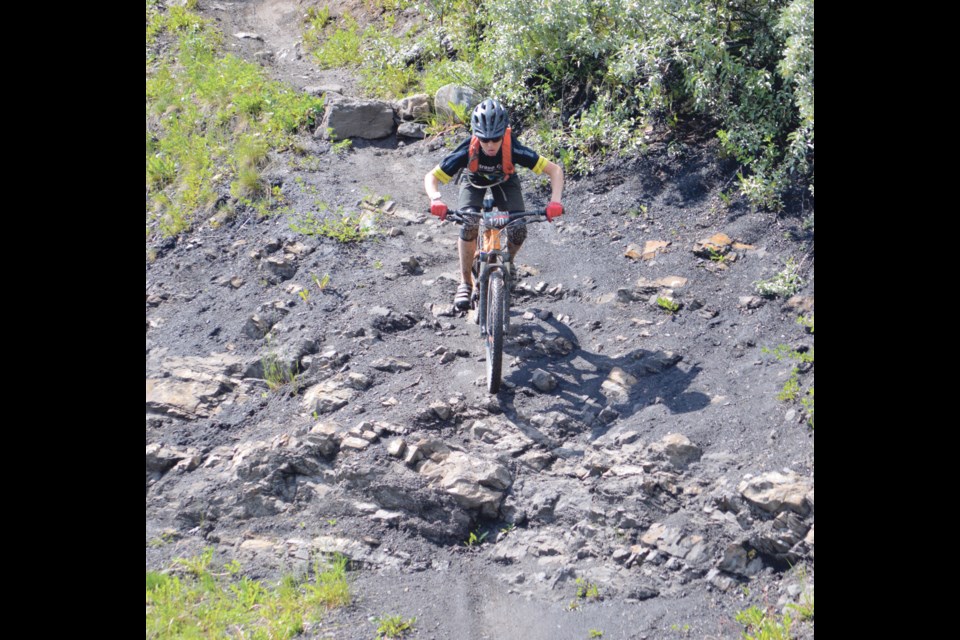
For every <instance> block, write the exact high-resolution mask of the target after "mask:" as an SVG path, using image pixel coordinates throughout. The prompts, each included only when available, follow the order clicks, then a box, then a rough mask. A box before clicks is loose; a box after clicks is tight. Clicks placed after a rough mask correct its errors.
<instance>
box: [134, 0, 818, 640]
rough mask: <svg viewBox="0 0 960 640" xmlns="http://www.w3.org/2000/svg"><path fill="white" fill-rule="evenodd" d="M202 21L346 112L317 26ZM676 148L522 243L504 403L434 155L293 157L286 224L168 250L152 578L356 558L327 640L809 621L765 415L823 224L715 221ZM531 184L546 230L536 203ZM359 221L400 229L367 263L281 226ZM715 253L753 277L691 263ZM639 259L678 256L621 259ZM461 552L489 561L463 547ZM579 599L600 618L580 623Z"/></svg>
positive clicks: (588, 615) (780, 418) (161, 256)
mask: <svg viewBox="0 0 960 640" xmlns="http://www.w3.org/2000/svg"><path fill="white" fill-rule="evenodd" d="M200 5H201V6H200V8H201V10H203V11H204V12H205V13H206V14H207V15H213V16H216V17H217V18H218V19H219V20H220V23H221V25H222V27H221V28H223V30H224V33H225V34H226V35H227V40H228V41H230V46H231V48H232V49H233V50H234V51H236V52H237V53H238V55H244V56H245V57H249V58H251V59H252V58H253V57H254V56H255V54H256V53H258V52H261V51H263V50H269V51H272V52H273V53H274V55H273V57H272V59H271V60H272V61H271V62H270V63H269V65H270V66H269V68H270V69H271V70H272V72H273V73H274V74H276V75H277V77H280V78H283V79H285V80H286V81H288V82H291V83H292V84H294V85H296V86H299V87H303V86H307V85H313V84H318V83H320V82H323V81H337V82H339V83H341V84H344V85H345V86H348V87H349V86H352V85H351V84H350V82H349V81H345V78H344V76H343V75H342V74H340V75H337V74H329V75H324V74H322V73H320V72H317V71H316V70H315V69H312V68H311V65H310V64H309V62H308V61H307V60H305V59H300V60H297V59H296V57H295V55H294V54H293V51H294V50H295V43H296V40H297V37H298V36H297V31H296V25H295V22H296V18H297V16H298V15H300V14H302V13H303V11H304V10H305V6H306V5H305V4H302V3H297V2H293V1H290V0H275V1H260V2H258V1H254V0H250V1H248V2H235V3H226V2H222V3H205V2H201V3H200ZM241 31H245V32H252V33H257V34H258V35H260V36H261V37H262V38H263V40H262V41H260V40H252V39H237V38H233V37H232V36H231V35H230V34H233V33H237V32H241ZM284 52H289V54H288V55H282V54H283V53H284ZM666 143H667V141H666V140H663V141H662V142H661V143H659V144H657V143H655V144H653V145H651V149H650V153H649V154H648V155H646V156H644V157H638V158H635V159H632V160H629V161H624V162H618V163H615V164H613V165H611V166H608V167H606V168H604V169H603V170H602V171H599V172H598V173H597V174H596V175H594V176H591V177H589V178H584V179H573V180H569V181H568V187H567V191H566V193H565V198H564V204H565V206H566V207H567V214H566V215H565V216H564V218H563V219H562V222H561V223H559V224H555V225H547V224H538V225H532V226H531V229H530V234H529V238H528V240H527V242H526V244H525V245H524V248H523V252H522V254H521V256H520V259H519V262H520V264H521V265H522V267H521V274H522V275H523V277H522V279H521V282H520V283H519V285H518V290H517V292H516V296H515V299H514V309H513V314H512V322H513V325H514V333H513V335H511V336H510V338H509V340H508V344H507V348H506V351H507V354H506V357H505V368H504V379H505V383H506V387H507V388H506V389H504V390H503V391H501V393H500V394H498V395H497V396H489V395H488V394H486V392H485V389H484V387H483V386H482V381H483V372H484V368H483V367H484V363H483V359H482V355H483V351H482V349H481V345H480V342H479V339H478V336H477V331H476V327H475V326H474V325H473V324H471V323H469V322H468V320H467V319H466V318H462V317H457V316H454V315H452V314H451V313H449V311H450V306H451V302H452V299H453V294H454V291H455V287H456V268H457V267H456V261H455V238H456V233H457V228H456V227H455V226H454V225H450V224H440V223H439V222H438V221H436V220H435V219H431V218H429V216H426V215H423V210H424V209H425V208H426V206H427V203H426V200H425V196H424V195H423V193H422V178H423V175H424V173H425V172H426V171H428V170H429V169H430V168H432V167H433V166H434V165H435V164H436V163H437V162H438V161H439V159H440V158H441V157H442V155H443V153H444V150H443V149H442V148H440V149H436V148H433V149H432V148H431V147H430V144H431V143H430V141H422V142H415V143H409V142H405V143H403V144H402V145H401V143H400V141H398V140H397V139H396V138H395V137H390V138H386V139H383V140H379V141H372V142H370V141H362V140H355V141H354V144H353V149H352V150H351V151H350V152H348V153H346V154H345V155H342V156H337V155H335V154H333V153H332V152H331V151H330V146H329V144H327V143H325V142H322V141H319V140H316V139H313V138H311V137H304V139H303V140H302V141H301V144H302V146H304V147H305V148H306V149H307V150H308V152H309V153H308V155H307V156H306V158H307V161H305V160H304V157H302V156H294V155H293V154H290V153H286V152H285V153H281V154H277V155H276V156H274V157H273V158H272V162H271V165H270V167H268V169H267V172H266V175H267V177H268V178H269V179H270V180H271V182H272V183H273V184H278V185H281V188H282V193H283V195H284V198H285V200H286V206H287V207H288V209H287V211H286V212H285V213H283V214H281V215H278V216H275V217H271V218H266V219H259V218H257V217H256V216H254V215H252V214H249V213H246V214H244V213H242V214H241V215H239V216H237V218H235V219H234V220H232V221H229V222H228V223H227V224H226V225H224V226H223V227H221V228H219V229H211V228H210V227H209V226H203V227H201V228H199V229H197V230H196V231H194V232H192V233H190V234H189V235H187V236H184V237H182V238H180V239H179V240H177V241H176V242H173V243H166V244H164V245H162V246H160V250H159V252H158V256H157V259H156V260H155V261H153V262H148V264H147V265H146V289H147V308H146V317H147V330H146V363H147V367H146V368H147V399H148V401H147V427H146V444H147V487H146V537H147V552H146V564H147V567H148V569H150V568H160V567H163V566H166V563H168V562H169V561H170V559H171V558H173V557H176V556H183V555H190V554H193V553H197V552H199V550H200V549H202V548H203V547H204V546H207V545H211V544H212V545H214V546H215V547H216V549H217V552H218V554H219V555H218V557H222V559H223V561H227V560H229V559H231V558H234V557H235V558H238V559H239V560H240V561H241V563H242V564H243V567H244V571H245V572H247V573H248V574H249V575H251V576H252V577H255V578H256V577H262V578H271V579H272V578H275V577H277V576H279V575H280V574H282V573H284V572H286V571H291V570H292V571H298V570H303V569H305V568H306V565H307V563H308V560H309V558H310V557H311V555H312V554H314V553H316V552H328V551H334V550H336V551H340V552H342V553H345V554H347V555H349V556H350V557H351V559H352V560H353V566H354V568H355V569H356V570H355V571H354V572H352V576H353V577H352V583H353V587H354V590H355V593H356V602H355V604H354V605H352V606H351V607H349V608H347V609H344V610H341V611H338V612H335V613H333V614H331V616H330V617H329V618H328V619H327V620H326V621H325V623H324V626H323V629H322V630H321V631H318V632H317V633H316V634H314V635H311V636H310V637H334V638H345V639H353V638H357V639H360V638H366V639H368V638H371V637H373V636H374V631H375V628H376V625H375V624H374V623H373V622H371V621H370V617H371V616H378V615H384V614H394V613H396V614H401V615H403V616H404V617H410V616H417V619H418V623H417V632H416V633H415V635H414V636H413V637H417V638H438V639H440V638H521V637H522V638H527V639H534V638H551V639H555V638H561V639H562V638H571V639H573V638H586V637H589V635H588V634H589V631H590V630H591V629H597V630H602V631H603V632H604V636H603V637H604V638H671V637H711V638H727V637H730V638H735V637H739V626H738V625H736V623H734V622H733V616H734V614H735V613H736V612H737V611H738V610H741V609H743V608H745V607H746V606H748V605H749V604H752V603H754V602H755V601H757V598H759V597H760V596H761V594H762V596H763V597H764V598H767V599H768V600H769V601H770V604H777V603H778V601H780V604H781V605H782V604H783V603H785V602H787V601H796V598H797V595H796V589H795V587H796V585H797V584H799V579H798V577H797V576H796V574H795V572H790V571H786V570H785V569H786V567H787V562H788V560H789V561H790V562H791V563H792V564H800V565H803V566H805V567H808V576H807V578H805V579H806V580H810V582H811V584H812V577H813V573H812V567H813V502H812V501H813V490H812V487H813V470H814V464H813V434H812V431H811V430H810V429H809V428H808V427H806V426H805V425H804V424H803V423H802V416H801V415H800V413H799V412H798V411H797V410H796V409H793V408H791V407H790V406H788V405H785V404H783V403H781V402H778V401H777V399H776V395H777V393H778V391H779V390H780V389H781V388H782V386H783V384H784V382H785V380H786V378H787V377H788V375H789V374H790V369H791V364H790V363H785V362H777V361H776V360H775V359H773V358H771V357H769V356H765V355H764V354H763V353H762V351H761V349H762V348H763V347H773V346H775V345H777V344H781V343H785V344H788V345H790V346H791V347H795V346H800V347H802V348H804V347H812V345H813V336H812V335H808V334H805V333H804V332H803V330H802V328H801V327H799V326H797V325H796V323H795V319H796V317H797V315H798V314H799V313H801V312H802V311H803V309H804V308H805V306H810V305H812V301H813V275H814V274H813V259H812V255H811V253H812V236H810V235H809V234H806V233H805V232H804V231H803V229H802V228H801V223H800V221H801V219H802V215H801V214H803V213H804V212H792V213H788V214H787V215H782V216H779V217H777V216H775V215H773V214H768V213H754V212H751V211H749V210H748V209H747V208H746V207H745V206H744V205H743V204H742V203H739V204H738V203H734V204H733V205H732V206H731V207H727V206H724V204H723V202H722V200H721V198H720V197H719V195H718V193H719V191H720V190H721V189H724V188H725V187H726V186H727V185H728V183H729V179H730V178H731V176H732V169H733V168H731V167H730V166H727V165H726V164H724V162H723V161H721V160H719V159H717V158H716V157H715V155H714V153H713V147H712V145H711V144H709V143H707V144H703V143H698V144H694V143H692V142H691V141H677V142H675V144H674V145H673V147H672V148H671V153H670V154H667V153H666ZM523 179H524V181H525V185H526V186H525V192H526V196H527V201H528V202H527V203H528V206H541V205H542V204H544V203H545V198H546V197H547V196H548V195H549V192H548V190H547V188H546V186H545V185H543V184H541V183H540V182H539V181H538V180H537V179H536V178H535V177H534V176H532V175H531V174H529V173H525V174H524V175H523ZM443 193H444V195H445V197H446V198H447V200H448V201H449V202H453V201H455V195H456V191H455V187H453V186H448V187H444V190H443ZM365 196H367V197H370V196H388V197H389V199H390V200H392V201H393V202H395V203H396V204H395V206H394V207H392V208H391V210H390V211H389V212H380V213H379V214H378V216H379V218H378V220H379V222H378V225H377V226H378V229H379V233H378V235H377V236H376V238H375V239H374V240H371V241H366V242H364V243H361V244H355V245H343V244H340V243H337V242H335V241H333V240H331V239H329V238H315V237H307V236H304V235H301V234H298V233H296V232H295V231H293V230H292V228H291V222H295V221H296V220H297V219H298V218H300V217H302V216H303V215H304V214H306V213H308V212H317V211H318V210H320V209H321V203H322V206H323V207H329V208H330V209H336V208H337V207H344V208H345V209H348V210H351V211H355V210H357V209H356V207H357V203H358V202H359V201H360V200H361V198H363V197H365ZM640 204H643V205H644V207H646V213H645V214H643V213H640V212H641V209H640V208H639V205H640ZM630 211H632V212H634V215H628V214H627V212H630ZM717 233H724V234H726V235H727V236H728V237H729V238H731V239H732V240H733V241H735V242H737V243H739V244H738V245H737V248H734V249H732V254H735V255H734V256H732V257H730V256H728V258H726V259H724V260H722V261H716V260H711V259H709V258H704V257H700V256H698V255H697V254H696V253H695V252H694V248H695V246H697V243H698V242H700V241H702V240H704V239H706V238H709V237H711V236H714V235H715V234H717ZM647 241H663V242H669V244H668V245H667V246H666V247H665V248H664V249H661V250H660V251H659V252H658V253H657V255H656V256H655V257H654V258H653V259H649V260H644V259H634V258H630V257H627V256H626V255H625V254H626V253H627V252H628V251H630V249H631V248H632V247H638V248H641V249H642V248H643V247H644V245H645V243H646V242H647ZM411 257H412V258H414V259H415V262H416V265H415V266H412V265H413V263H412V262H411V260H410V258H411ZM788 257H793V258H795V259H798V260H803V261H804V277H805V279H806V284H805V286H804V288H803V289H802V291H801V294H802V296H803V297H802V298H801V299H799V300H796V301H794V302H791V303H790V304H787V303H785V301H784V300H782V299H780V300H773V301H768V300H764V299H760V298H756V297H754V295H755V294H754V287H753V283H754V282H755V281H757V280H760V279H762V278H768V277H770V276H771V275H772V274H774V273H776V272H777V271H778V270H780V268H782V265H783V263H784V261H785V260H786V259H787V258H788ZM327 276H328V278H327V282H328V284H327V285H326V286H325V287H324V288H323V289H322V290H321V288H320V287H319V286H318V284H317V283H318V282H319V281H320V280H321V279H323V278H325V277H327ZM301 290H303V291H306V293H305V294H301V293H300V291H301ZM664 295H670V296H672V297H673V298H674V299H675V300H677V301H678V302H679V303H680V304H681V307H680V310H679V311H678V312H677V313H675V314H671V313H668V312H666V311H664V310H663V309H662V308H661V307H659V306H658V305H657V304H656V299H657V297H660V296H664ZM274 357H275V358H278V359H279V360H281V361H288V362H297V363H299V367H300V368H301V374H300V376H299V378H298V385H297V387H296V388H293V386H292V385H288V386H287V387H285V388H284V389H281V390H280V391H271V390H270V389H268V388H267V386H266V384H265V383H264V381H263V377H264V374H263V366H264V363H265V362H267V361H269V360H270V358H274ZM391 359H394V360H391ZM396 361H399V362H396ZM538 371H542V372H544V373H543V374H540V373H537V372H538ZM535 375H536V376H538V377H540V376H541V375H545V376H547V377H548V378H552V380H553V383H555V384H556V387H555V388H554V389H552V390H550V391H543V390H541V389H540V388H538V386H537V385H536V384H534V378H535ZM806 375H810V376H812V373H810V374H806ZM676 434H682V437H678V436H677V435H676ZM399 441H402V443H403V449H402V450H400V451H401V452H400V453H398V447H399V445H398V444H397V443H398V442H399ZM418 456H419V457H418ZM772 472H776V473H777V474H779V477H782V478H785V480H783V481H782V482H781V480H778V479H776V478H774V476H768V475H765V474H770V473H772ZM758 478H765V479H767V478H769V479H770V480H769V481H770V482H773V483H774V485H776V486H777V487H790V489H784V491H785V492H786V493H787V494H789V495H791V496H799V497H797V498H796V500H795V501H793V502H790V501H788V500H781V503H778V504H776V505H772V503H770V502H769V501H768V499H767V498H765V497H763V496H760V495H759V494H758V493H757V492H754V489H753V487H752V486H747V485H749V484H750V483H751V482H752V481H755V480H757V479H758ZM777 483H780V484H777ZM791 491H792V492H793V493H790V492H791ZM758 505H759V506H758ZM470 532H474V533H483V532H486V536H487V538H486V540H485V541H484V543H483V544H481V545H478V546H476V547H474V548H467V547H465V546H464V544H463V542H464V541H465V540H467V537H468V534H469V533H470ZM158 540H161V541H166V543H165V544H159V543H157V541H158ZM578 579H579V580H580V581H581V582H580V583H578V582H577V580H578ZM584 583H590V584H596V585H597V586H598V588H599V593H600V596H601V599H599V600H595V599H585V598H578V597H577V591H578V588H579V586H580V585H581V584H584ZM741 585H743V586H746V587H748V589H749V591H750V592H752V593H753V594H755V596H754V597H753V598H750V599H748V598H746V597H745V596H744V593H745V592H744V590H743V589H741V588H740V586H741ZM571 602H576V603H577V604H578V605H579V606H577V607H575V608H574V610H570V604H571ZM684 628H686V631H684ZM804 633H809V634H810V636H811V637H812V626H811V627H810V628H809V629H807V630H805V631H804Z"/></svg>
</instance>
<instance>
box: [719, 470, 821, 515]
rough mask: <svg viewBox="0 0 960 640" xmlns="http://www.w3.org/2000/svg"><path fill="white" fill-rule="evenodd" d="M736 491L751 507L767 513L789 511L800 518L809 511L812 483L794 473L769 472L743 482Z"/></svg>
mask: <svg viewBox="0 0 960 640" xmlns="http://www.w3.org/2000/svg"><path fill="white" fill-rule="evenodd" d="M737 491H739V492H740V494H741V495H742V496H743V497H744V498H745V499H746V500H747V501H748V502H749V503H750V504H751V505H753V506H755V507H758V508H759V509H762V510H763V511H766V512H767V513H779V512H781V511H784V510H787V509H789V510H790V511H793V512H794V513H798V514H800V515H801V516H805V515H808V514H809V513H810V511H811V508H812V507H811V494H812V492H813V481H812V480H811V479H809V478H803V477H801V476H799V475H797V474H795V473H792V472H791V473H786V474H783V473H779V472H777V471H771V472H768V473H764V474H762V475H760V476H757V477H756V478H751V479H749V480H743V481H742V482H741V483H740V484H739V485H737Z"/></svg>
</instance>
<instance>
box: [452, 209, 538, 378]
mask: <svg viewBox="0 0 960 640" xmlns="http://www.w3.org/2000/svg"><path fill="white" fill-rule="evenodd" d="M546 219H547V213H546V209H539V210H536V211H520V212H514V213H506V212H501V211H494V209H493V198H491V197H489V196H487V197H486V198H485V199H484V201H483V207H482V209H481V210H480V212H476V211H471V210H464V209H460V210H451V211H450V212H449V213H447V220H451V221H453V222H454V223H456V224H470V223H475V224H477V225H478V226H479V233H478V234H477V249H476V252H475V253H474V258H473V283H474V284H473V295H472V296H471V298H470V308H471V309H474V310H476V312H477V314H476V322H477V324H479V325H480V337H481V338H482V339H483V341H484V346H485V348H486V356H487V391H488V392H490V393H497V391H499V390H500V378H501V367H502V365H503V340H504V336H505V335H506V334H507V332H508V331H509V330H510V285H511V283H512V282H513V278H514V265H513V258H512V256H511V255H510V252H509V251H508V250H507V230H508V229H509V228H510V227H511V226H514V225H519V224H522V223H524V222H543V221H545V220H546Z"/></svg>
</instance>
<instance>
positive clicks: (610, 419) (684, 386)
mask: <svg viewBox="0 0 960 640" xmlns="http://www.w3.org/2000/svg"><path fill="white" fill-rule="evenodd" d="M545 322H546V323H547V324H548V325H550V327H551V328H552V329H553V331H549V330H546V329H544V328H543V327H542V326H541V325H534V326H531V325H525V326H524V330H523V332H522V334H525V335H529V336H530V337H531V338H532V342H527V343H526V344H521V345H518V344H511V343H508V344H507V345H506V347H507V348H506V349H505V350H506V351H507V353H510V354H511V355H517V356H521V357H522V361H521V364H520V366H519V368H517V369H514V370H512V371H511V372H510V373H509V375H507V376H505V379H506V380H507V381H508V382H510V383H512V384H513V385H515V387H516V388H518V389H519V388H521V387H527V386H529V384H530V380H531V378H532V377H533V372H534V371H535V370H536V369H543V370H544V371H547V372H548V373H552V374H553V375H554V376H556V377H557V378H558V380H559V381H560V384H559V385H558V386H557V388H556V389H555V390H554V391H552V392H551V394H552V396H553V397H555V398H556V402H554V403H553V404H551V405H550V406H548V407H547V408H546V409H544V410H543V411H544V412H551V411H557V412H560V413H562V414H564V415H566V416H569V417H570V418H572V419H574V420H579V421H582V422H585V423H587V424H588V425H590V426H591V427H592V429H593V439H596V438H598V437H600V436H602V435H603V434H604V433H606V432H607V430H609V428H610V427H611V426H612V425H613V424H614V421H615V420H616V419H618V418H619V419H623V418H627V417H629V416H631V415H633V414H635V413H637V412H638V411H640V410H642V409H643V408H645V407H647V406H649V405H652V404H662V405H663V406H665V407H666V408H667V409H668V410H669V411H670V412H671V413H674V414H680V413H689V412H693V411H699V410H701V409H703V408H705V407H706V406H707V405H709V404H710V398H709V396H707V395H706V394H704V393H702V392H699V391H691V390H690V389H689V387H690V386H691V384H692V383H693V381H694V379H695V378H696V377H697V376H698V375H699V373H700V371H701V369H700V367H698V366H696V365H694V366H692V367H690V368H689V369H687V370H684V369H682V368H681V367H679V366H678V364H679V363H680V362H681V356H680V355H678V354H672V353H668V352H663V351H650V350H647V349H639V348H638V349H633V350H631V351H629V352H627V353H625V354H622V355H618V356H608V355H604V354H600V353H593V352H590V351H587V350H585V349H583V348H581V347H580V344H579V340H578V339H577V337H576V334H574V332H573V331H572V330H571V329H570V327H568V326H567V325H565V324H563V323H562V322H559V321H558V320H556V319H555V318H550V319H548V320H546V321H545ZM514 397H515V396H513V395H512V396H501V398H500V405H501V409H502V410H503V411H504V412H505V413H508V414H509V413H513V414H516V408H515V406H514Z"/></svg>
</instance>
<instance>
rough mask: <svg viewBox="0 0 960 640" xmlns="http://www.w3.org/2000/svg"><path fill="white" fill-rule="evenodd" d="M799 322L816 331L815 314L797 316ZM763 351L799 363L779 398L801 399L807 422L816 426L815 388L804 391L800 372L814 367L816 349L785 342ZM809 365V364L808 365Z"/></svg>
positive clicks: (786, 400)
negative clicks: (790, 344) (797, 346)
mask: <svg viewBox="0 0 960 640" xmlns="http://www.w3.org/2000/svg"><path fill="white" fill-rule="evenodd" d="M797 324H799V325H801V326H802V327H804V328H805V329H806V330H807V331H809V332H810V333H813V332H814V316H813V315H811V316H809V317H807V316H799V317H798V318H797ZM761 351H762V352H763V353H766V354H771V355H773V357H775V358H776V359H777V361H778V362H782V361H783V360H793V361H794V362H797V363H798V364H797V365H796V366H794V367H793V369H792V370H791V371H790V377H789V378H787V381H786V382H784V383H783V387H782V388H781V389H780V391H779V392H778V393H777V400H780V401H781V402H794V401H797V400H799V401H800V405H801V406H802V407H803V408H804V410H805V411H806V414H807V424H809V425H810V427H811V428H813V426H814V418H813V415H814V400H813V398H814V395H813V390H814V388H813V387H812V386H811V387H810V388H809V389H807V391H806V392H804V391H803V385H801V383H800V374H801V372H802V370H803V371H806V370H809V369H810V368H812V367H813V364H814V349H812V348H810V349H804V350H799V349H791V348H790V347H788V346H787V345H785V344H778V345H777V346H776V347H774V348H773V349H769V348H767V347H763V348H762V349H761ZM807 365H809V366H807ZM801 369H802V370H801Z"/></svg>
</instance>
